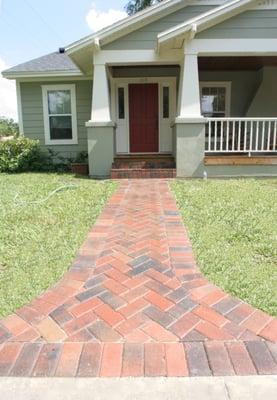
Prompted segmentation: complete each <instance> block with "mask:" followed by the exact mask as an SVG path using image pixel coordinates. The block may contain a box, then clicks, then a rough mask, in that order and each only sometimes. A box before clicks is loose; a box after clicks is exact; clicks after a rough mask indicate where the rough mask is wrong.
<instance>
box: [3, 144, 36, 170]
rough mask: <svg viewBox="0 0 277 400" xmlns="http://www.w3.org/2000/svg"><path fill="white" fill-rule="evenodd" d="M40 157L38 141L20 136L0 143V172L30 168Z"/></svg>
mask: <svg viewBox="0 0 277 400" xmlns="http://www.w3.org/2000/svg"><path fill="white" fill-rule="evenodd" d="M39 157H40V148H39V142H38V141H37V140H31V139H27V138H23V137H20V138H18V139H11V140H7V141H6V142H1V143H0V172H22V171H28V170H32V169H33V166H34V164H35V163H36V162H37V161H38V159H39Z"/></svg>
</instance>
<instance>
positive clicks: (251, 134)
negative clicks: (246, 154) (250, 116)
mask: <svg viewBox="0 0 277 400" xmlns="http://www.w3.org/2000/svg"><path fill="white" fill-rule="evenodd" d="M252 142H253V121H250V142H249V149H248V150H249V151H252Z"/></svg>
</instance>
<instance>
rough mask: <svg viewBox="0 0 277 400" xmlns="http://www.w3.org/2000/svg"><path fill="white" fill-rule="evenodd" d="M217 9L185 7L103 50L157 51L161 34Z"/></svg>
mask: <svg viewBox="0 0 277 400" xmlns="http://www.w3.org/2000/svg"><path fill="white" fill-rule="evenodd" d="M215 7H216V5H199V6H197V5H195V6H187V7H183V8H182V9H180V10H178V11H175V12H174V13H171V14H169V15H167V16H165V17H163V18H160V19H158V20H157V21H155V22H152V23H150V24H148V25H146V26H144V27H142V28H140V29H138V30H136V31H134V32H132V33H129V34H127V35H125V36H123V37H121V38H119V39H117V40H114V41H113V42H111V43H108V44H107V45H105V46H102V48H103V50H131V49H133V50H146V49H155V47H156V45H157V35H158V34H159V33H160V32H163V31H165V30H167V29H170V28H172V27H173V26H175V25H178V24H180V23H182V22H184V21H187V20H190V19H191V18H194V17H196V16H198V15H200V14H202V13H205V12H207V11H208V10H210V9H212V8H215Z"/></svg>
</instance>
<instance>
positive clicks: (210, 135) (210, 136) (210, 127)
mask: <svg viewBox="0 0 277 400" xmlns="http://www.w3.org/2000/svg"><path fill="white" fill-rule="evenodd" d="M211 125H212V121H209V127H208V129H209V131H208V135H209V139H208V140H209V144H208V149H209V151H211V140H212V126H211Z"/></svg>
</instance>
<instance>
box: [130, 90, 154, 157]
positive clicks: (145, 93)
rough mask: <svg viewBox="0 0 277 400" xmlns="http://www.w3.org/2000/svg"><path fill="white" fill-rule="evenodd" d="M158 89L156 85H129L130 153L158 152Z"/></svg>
mask: <svg viewBox="0 0 277 400" xmlns="http://www.w3.org/2000/svg"><path fill="white" fill-rule="evenodd" d="M158 93H159V87H158V84H157V83H149V84H148V83H147V84H144V83H143V84H140V83H139V84H130V85H129V121H130V122H129V124H130V127H129V128H130V152H131V153H157V152H158V151H159V95H158Z"/></svg>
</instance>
